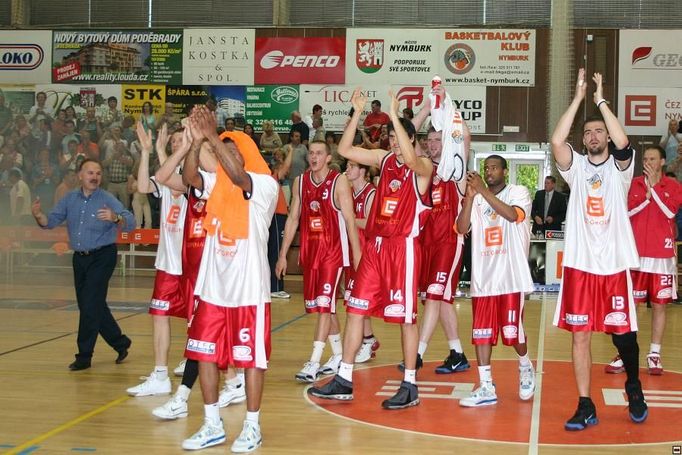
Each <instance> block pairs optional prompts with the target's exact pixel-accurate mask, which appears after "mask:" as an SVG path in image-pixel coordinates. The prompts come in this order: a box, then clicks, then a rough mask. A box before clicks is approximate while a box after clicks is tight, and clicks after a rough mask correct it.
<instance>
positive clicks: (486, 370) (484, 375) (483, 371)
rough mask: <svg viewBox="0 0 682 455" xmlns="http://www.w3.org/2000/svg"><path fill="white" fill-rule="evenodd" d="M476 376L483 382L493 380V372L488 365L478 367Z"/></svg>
mask: <svg viewBox="0 0 682 455" xmlns="http://www.w3.org/2000/svg"><path fill="white" fill-rule="evenodd" d="M478 377H479V379H480V380H481V383H483V382H493V372H492V367H491V366H490V365H483V366H479V367H478Z"/></svg>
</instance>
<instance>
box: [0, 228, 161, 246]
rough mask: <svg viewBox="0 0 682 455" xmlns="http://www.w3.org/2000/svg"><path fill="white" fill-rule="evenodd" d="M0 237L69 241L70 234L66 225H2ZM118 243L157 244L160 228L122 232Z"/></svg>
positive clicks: (34, 240)
mask: <svg viewBox="0 0 682 455" xmlns="http://www.w3.org/2000/svg"><path fill="white" fill-rule="evenodd" d="M0 239H3V240H5V241H11V242H19V241H22V242H68V241H69V235H68V233H67V232H66V227H62V226H60V227H57V228H54V229H41V228H39V227H37V226H22V227H19V226H14V227H9V226H7V227H5V226H3V227H0ZM116 243H118V244H127V243H135V244H138V243H144V244H150V245H156V244H157V243H159V230H158V229H135V230H134V231H132V232H120V231H119V233H118V238H117V239H116Z"/></svg>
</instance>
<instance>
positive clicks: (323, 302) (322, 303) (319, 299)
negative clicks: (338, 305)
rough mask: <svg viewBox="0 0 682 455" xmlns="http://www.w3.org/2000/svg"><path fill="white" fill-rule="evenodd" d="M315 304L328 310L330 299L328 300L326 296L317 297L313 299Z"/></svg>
mask: <svg viewBox="0 0 682 455" xmlns="http://www.w3.org/2000/svg"><path fill="white" fill-rule="evenodd" d="M315 302H316V303H317V306H319V307H324V308H329V305H330V304H331V303H332V299H330V298H329V297H327V296H326V295H318V296H317V298H316V299H315Z"/></svg>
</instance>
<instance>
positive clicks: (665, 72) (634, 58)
mask: <svg viewBox="0 0 682 455" xmlns="http://www.w3.org/2000/svg"><path fill="white" fill-rule="evenodd" d="M619 42H620V44H619V50H618V57H619V58H618V85H619V87H620V89H619V92H620V91H622V90H623V87H682V51H681V50H680V42H682V31H680V30H622V31H621V32H620V40H619Z"/></svg>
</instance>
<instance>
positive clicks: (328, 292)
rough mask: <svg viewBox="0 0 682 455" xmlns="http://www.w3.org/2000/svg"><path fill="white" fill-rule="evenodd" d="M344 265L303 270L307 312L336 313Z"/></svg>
mask: <svg viewBox="0 0 682 455" xmlns="http://www.w3.org/2000/svg"><path fill="white" fill-rule="evenodd" d="M342 271H343V267H333V268H319V269H312V270H305V269H304V270H303V302H304V303H305V312H306V313H331V314H336V287H337V286H338V285H339V280H340V279H341V272H342Z"/></svg>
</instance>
